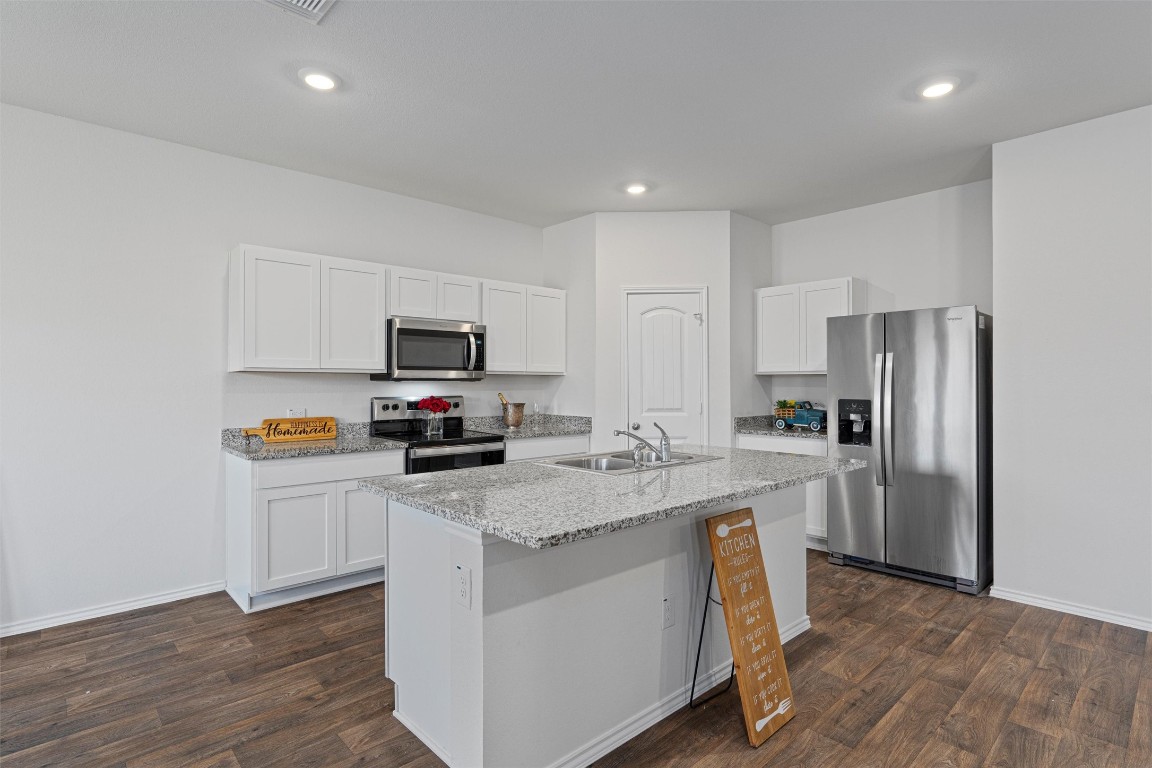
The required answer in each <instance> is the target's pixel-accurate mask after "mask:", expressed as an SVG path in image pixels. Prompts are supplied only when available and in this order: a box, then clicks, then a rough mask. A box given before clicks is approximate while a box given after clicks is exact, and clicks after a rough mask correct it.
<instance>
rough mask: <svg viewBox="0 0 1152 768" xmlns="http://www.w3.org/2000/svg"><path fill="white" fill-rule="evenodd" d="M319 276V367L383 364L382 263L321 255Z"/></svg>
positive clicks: (374, 367)
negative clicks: (322, 256)
mask: <svg viewBox="0 0 1152 768" xmlns="http://www.w3.org/2000/svg"><path fill="white" fill-rule="evenodd" d="M320 276H321V280H320V367H322V368H346V369H347V368H352V369H356V370H365V371H382V370H384V369H385V368H387V367H388V361H387V357H386V356H385V351H386V349H387V323H388V313H387V311H386V307H385V302H386V301H387V295H388V290H387V285H388V280H387V273H386V270H385V267H384V266H383V265H382V264H373V263H372V262H368V261H351V260H349V259H334V258H328V257H325V258H324V259H323V260H322V261H321V271H320Z"/></svg>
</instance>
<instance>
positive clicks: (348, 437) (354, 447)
mask: <svg viewBox="0 0 1152 768" xmlns="http://www.w3.org/2000/svg"><path fill="white" fill-rule="evenodd" d="M220 447H221V448H223V449H224V450H225V451H227V452H228V453H230V454H232V455H233V456H239V457H240V458H242V459H248V460H250V461H261V460H264V459H295V458H298V457H300V456H326V455H329V454H334V453H363V452H365V451H402V450H404V449H405V448H407V447H408V445H407V444H406V443H402V442H400V441H399V440H388V439H385V438H380V437H372V436H371V435H370V434H369V423H368V422H366V421H354V422H349V423H346V424H339V423H338V424H337V425H336V439H335V440H305V441H301V442H298V443H273V444H271V445H264V441H263V440H261V439H260V438H258V437H251V438H249V437H244V435H243V434H242V432H241V428H240V427H232V428H230V429H222V430H220Z"/></svg>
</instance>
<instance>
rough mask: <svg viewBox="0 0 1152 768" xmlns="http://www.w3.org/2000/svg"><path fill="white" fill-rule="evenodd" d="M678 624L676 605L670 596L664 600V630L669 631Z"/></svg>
mask: <svg viewBox="0 0 1152 768" xmlns="http://www.w3.org/2000/svg"><path fill="white" fill-rule="evenodd" d="M675 623H676V603H675V602H674V601H673V600H672V596H671V595H668V596H667V597H665V598H664V629H668V627H671V626H672V625H673V624H675Z"/></svg>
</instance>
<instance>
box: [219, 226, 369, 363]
mask: <svg viewBox="0 0 1152 768" xmlns="http://www.w3.org/2000/svg"><path fill="white" fill-rule="evenodd" d="M385 277H386V271H385V267H383V266H382V265H380V264H375V263H373V262H363V261H352V260H350V259H337V258H333V257H331V256H320V255H317V254H314V253H298V252H296V251H286V250H281V249H278V248H264V247H261V246H253V245H240V246H237V247H236V248H234V249H233V250H232V255H231V257H230V261H229V265H228V284H229V285H228V370H230V371H243V370H313V371H318V370H343V371H379V370H383V369H384V366H385V356H384V351H385V343H386V338H385V323H386V321H387V312H386V305H385V301H386V298H387V291H386V287H385V286H386V279H385Z"/></svg>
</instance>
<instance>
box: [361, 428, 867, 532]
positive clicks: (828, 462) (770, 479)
mask: <svg viewBox="0 0 1152 768" xmlns="http://www.w3.org/2000/svg"><path fill="white" fill-rule="evenodd" d="M677 449H678V450H683V451H687V452H691V453H699V454H709V455H712V456H720V457H721V460H720V461H707V462H703V463H700V464H690V465H684V466H673V467H669V468H668V469H656V470H650V471H646V472H637V473H634V474H629V475H617V476H611V475H598V474H595V473H592V472H581V471H578V470H573V469H568V468H565V467H557V466H550V465H541V464H537V463H535V462H528V461H525V462H516V463H512V464H503V465H499V466H492V467H477V468H475V469H462V470H456V471H454V472H432V473H427V474H421V475H403V476H400V475H397V476H392V477H373V478H368V479H367V480H361V481H360V487H362V488H364V489H366V490H368V491H371V492H372V493H375V494H377V495H380V496H384V497H387V498H389V499H395V500H396V501H399V502H401V503H403V504H407V505H408V506H411V507H414V508H416V509H420V510H423V511H425V512H428V513H430V514H433V515H436V516H438V517H442V518H444V519H446V520H451V521H453V522H455V523H459V524H461V525H464V526H466V527H468V528H473V529H475V530H477V531H481V532H482V533H490V534H492V535H494V536H499V537H501V538H503V539H507V540H509V541H513V542H516V543H517V544H523V545H524V546H527V547H531V548H533V549H546V548H548V547H555V546H558V545H560V544H566V543H568V542H572V541H578V540H580V539H588V538H592V537H593V536H600V535H602V534H606V533H612V532H614V531H619V530H623V529H624V528H630V527H632V526H635V525H643V524H644V523H649V522H653V521H656V520H663V519H665V518H669V517H675V516H677V515H684V514H689V513H691V512H695V511H697V510H700V509H707V508H708V507H713V506H717V505H719V504H725V503H727V502H731V501H739V500H740V499H746V498H749V497H751V496H758V495H760V494H762V493H767V492H769V491H776V490H780V489H781V488H787V487H789V486H792V485H799V484H801V483H806V482H808V481H810V480H819V479H820V478H824V477H828V476H830V475H838V474H842V473H844V472H850V471H852V470H856V469H861V468H863V467H866V466H867V462H865V461H862V460H859V459H828V458H825V457H823V456H800V455H795V454H784V453H773V452H768V451H750V450H741V449H738V448H720V447H718V446H691V445H690V446H677Z"/></svg>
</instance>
